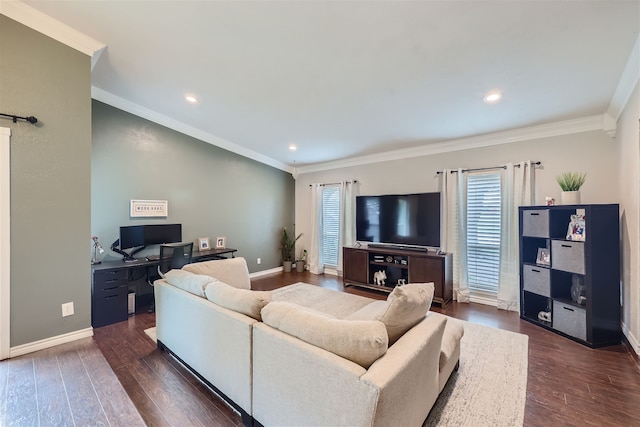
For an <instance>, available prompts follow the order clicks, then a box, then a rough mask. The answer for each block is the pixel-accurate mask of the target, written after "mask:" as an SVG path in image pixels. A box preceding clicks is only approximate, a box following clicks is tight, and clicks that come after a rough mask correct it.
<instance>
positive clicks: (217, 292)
mask: <svg viewBox="0 0 640 427" xmlns="http://www.w3.org/2000/svg"><path fill="white" fill-rule="evenodd" d="M205 294H206V296H207V299H208V300H209V301H211V302H214V303H216V304H218V305H219V306H222V307H224V308H228V309H229V310H233V311H237V312H238V313H242V314H244V315H246V316H249V317H253V318H254V319H256V320H262V318H261V316H260V310H262V308H263V307H264V306H265V305H267V304H269V302H270V301H271V292H269V291H252V290H250V289H238V288H234V287H233V286H230V285H227V284H226V283H224V282H221V281H219V280H214V281H212V282H211V283H209V285H208V286H207V288H206V290H205Z"/></svg>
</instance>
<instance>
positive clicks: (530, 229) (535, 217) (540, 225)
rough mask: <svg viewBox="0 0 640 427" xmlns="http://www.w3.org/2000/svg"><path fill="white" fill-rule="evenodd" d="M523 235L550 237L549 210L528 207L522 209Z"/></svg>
mask: <svg viewBox="0 0 640 427" xmlns="http://www.w3.org/2000/svg"><path fill="white" fill-rule="evenodd" d="M522 235H523V236H528V237H544V238H548V237H549V211H548V210H546V209H540V210H536V209H531V210H529V209H527V210H523V211H522Z"/></svg>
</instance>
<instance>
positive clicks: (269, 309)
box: [262, 301, 389, 368]
mask: <svg viewBox="0 0 640 427" xmlns="http://www.w3.org/2000/svg"><path fill="white" fill-rule="evenodd" d="M262 321H263V322H264V323H265V324H267V325H269V326H271V327H272V328H274V329H278V330H280V331H282V332H284V333H286V334H289V335H292V336H294V337H296V338H298V339H300V340H302V341H305V342H307V343H309V344H311V345H314V346H316V347H320V348H322V349H324V350H327V351H329V352H331V353H334V354H337V355H338V356H340V357H343V358H345V359H348V360H351V361H352V362H354V363H357V364H358V365H360V366H362V367H363V368H369V366H371V364H372V363H373V362H375V361H376V360H378V359H379V358H380V357H381V356H383V355H384V354H385V353H386V352H387V347H388V343H389V338H388V336H387V331H386V329H385V326H384V325H383V324H382V323H381V322H378V321H373V320H371V321H365V320H359V321H358V320H354V321H350V320H341V319H336V318H335V317H333V316H329V315H327V314H324V313H321V312H319V311H315V310H313V309H310V308H307V307H302V306H299V305H297V304H293V303H290V302H284V301H282V302H280V301H275V302H272V303H271V304H269V305H267V306H266V307H265V308H263V309H262Z"/></svg>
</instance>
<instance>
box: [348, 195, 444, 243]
mask: <svg viewBox="0 0 640 427" xmlns="http://www.w3.org/2000/svg"><path fill="white" fill-rule="evenodd" d="M356 240H358V241H359V242H370V243H373V244H391V245H398V246H405V247H416V248H426V247H434V248H439V247H440V193H418V194H386V195H381V196H357V197H356Z"/></svg>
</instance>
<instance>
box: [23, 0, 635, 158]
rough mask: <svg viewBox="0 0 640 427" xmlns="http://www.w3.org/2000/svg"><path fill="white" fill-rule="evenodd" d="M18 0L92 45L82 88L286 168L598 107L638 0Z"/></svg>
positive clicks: (624, 51) (623, 50)
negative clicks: (96, 47) (488, 97)
mask: <svg viewBox="0 0 640 427" xmlns="http://www.w3.org/2000/svg"><path fill="white" fill-rule="evenodd" d="M24 3H26V4H27V5H29V6H31V7H33V8H36V9H38V10H40V11H41V12H44V13H45V14H47V15H49V16H50V17H53V18H55V19H56V20H58V21H60V22H62V23H65V24H67V25H69V26H71V27H72V28H74V29H76V30H78V31H80V32H81V33H83V34H85V35H87V36H90V37H91V38H93V39H95V40H97V41H100V42H101V43H104V44H105V45H106V46H107V49H106V50H105V51H104V53H102V55H101V56H100V57H99V60H98V61H97V64H96V65H95V68H94V69H93V73H92V83H93V86H94V97H96V98H97V99H103V100H107V101H109V100H114V102H112V103H113V104H114V105H116V106H119V107H121V108H122V106H127V105H128V106H129V107H132V108H129V109H130V110H136V109H142V110H144V111H147V112H151V113H152V115H153V114H157V115H158V116H159V117H162V116H164V117H168V118H171V119H172V120H173V121H175V122H176V123H179V124H181V125H184V126H185V127H186V128H188V129H192V130H196V131H197V132H196V133H199V134H201V135H205V136H210V137H209V138H204V139H205V140H207V139H209V140H210V142H211V140H212V139H213V140H218V141H220V142H222V144H221V145H222V146H225V147H226V148H231V149H234V147H236V148H238V150H236V151H240V152H242V150H248V152H250V153H258V155H259V156H266V158H269V159H273V160H275V163H276V164H277V163H281V164H283V165H285V166H286V165H289V167H290V166H303V165H311V164H314V163H318V162H330V161H335V160H336V159H345V158H354V157H358V156H365V155H371V154H378V153H384V152H389V151H392V150H398V149H406V148H409V147H422V146H426V145H428V144H433V143H435V142H441V141H448V140H456V139H460V138H465V137H469V136H474V135H482V134H487V133H493V132H499V131H504V130H509V129H516V128H522V127H528V126H535V125H541V124H546V123H555V122H558V121H563V120H569V119H576V118H583V117H588V116H593V115H597V114H603V113H605V112H607V109H608V107H609V104H610V102H611V101H612V97H613V96H614V93H615V91H616V87H617V85H618V82H619V81H620V79H621V76H622V74H623V71H624V70H625V66H626V64H627V61H628V60H629V57H630V54H631V51H632V48H633V46H634V43H635V41H636V39H637V38H638V32H639V29H640V9H639V5H640V2H639V1H637V0H634V1H623V0H611V1H302V0H300V1H269V0H265V1H257V0H256V1H177V0H176V1H80V0H77V1H57V0H47V1H25V2H24ZM492 89H499V90H501V91H502V92H503V93H504V98H503V100H502V101H501V102H500V103H498V104H496V105H487V104H485V103H484V102H483V96H484V95H485V93H486V92H488V91H489V90H492ZM187 93H191V94H194V95H195V96H197V97H198V99H199V102H198V103H197V104H196V105H190V104H188V103H187V102H185V100H184V96H185V94H187ZM96 94H98V96H96ZM117 104H120V105H117ZM192 133H193V132H192ZM291 143H293V144H296V145H297V146H298V150H297V151H296V152H290V151H289V149H288V145H289V144H291ZM254 157H255V156H254Z"/></svg>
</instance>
